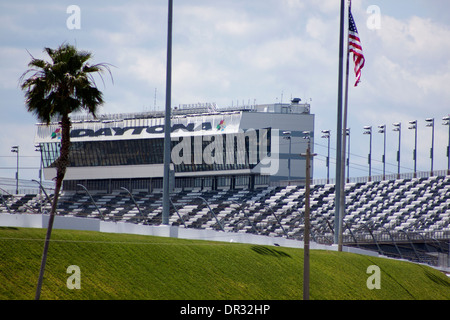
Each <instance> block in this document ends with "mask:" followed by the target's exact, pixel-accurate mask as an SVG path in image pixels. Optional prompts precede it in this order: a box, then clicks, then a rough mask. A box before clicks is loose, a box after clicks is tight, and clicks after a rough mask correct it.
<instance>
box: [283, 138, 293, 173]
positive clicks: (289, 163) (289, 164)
mask: <svg viewBox="0 0 450 320" xmlns="http://www.w3.org/2000/svg"><path fill="white" fill-rule="evenodd" d="M283 139H286V140H289V157H288V170H289V177H288V181H291V144H292V143H291V142H292V139H291V131H283Z"/></svg>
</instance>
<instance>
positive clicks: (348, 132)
mask: <svg viewBox="0 0 450 320" xmlns="http://www.w3.org/2000/svg"><path fill="white" fill-rule="evenodd" d="M345 136H346V137H348V149H347V150H348V153H347V183H349V182H350V128H347V129H346V130H345Z"/></svg>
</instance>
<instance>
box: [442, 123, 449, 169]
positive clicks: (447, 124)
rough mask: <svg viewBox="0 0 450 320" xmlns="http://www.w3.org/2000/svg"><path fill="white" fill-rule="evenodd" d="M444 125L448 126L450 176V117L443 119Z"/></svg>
mask: <svg viewBox="0 0 450 320" xmlns="http://www.w3.org/2000/svg"><path fill="white" fill-rule="evenodd" d="M442 120H444V122H443V123H442V124H443V125H444V126H448V145H447V174H449V175H450V115H448V116H446V117H443V118H442Z"/></svg>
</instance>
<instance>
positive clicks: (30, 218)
mask: <svg viewBox="0 0 450 320" xmlns="http://www.w3.org/2000/svg"><path fill="white" fill-rule="evenodd" d="M48 220H49V215H40V214H7V213H0V226H2V227H18V228H47V225H48ZM53 228H54V229H66V230H85V231H97V232H106V233H122V234H138V235H149V236H158V237H172V238H179V239H191V240H207V241H221V242H237V243H248V244H255V245H278V246H280V247H291V248H303V241H297V240H291V239H286V238H281V237H269V236H260V235H254V234H247V233H234V232H223V231H215V230H206V229H190V228H183V227H174V226H147V225H140V224H134V223H126V222H109V221H101V220H99V219H91V218H78V217H64V216H56V217H55V220H54V223H53ZM310 248H311V249H312V250H315V249H318V250H331V251H336V250H337V246H335V245H331V246H327V245H322V244H317V243H314V242H312V243H311V244H310ZM343 251H347V252H354V253H359V254H366V255H371V256H378V253H376V252H373V251H366V250H361V249H357V248H350V247H344V249H343Z"/></svg>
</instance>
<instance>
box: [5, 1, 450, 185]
mask: <svg viewBox="0 0 450 320" xmlns="http://www.w3.org/2000/svg"><path fill="white" fill-rule="evenodd" d="M71 5H76V6H77V7H78V8H79V16H76V14H77V13H76V12H74V11H72V10H71V7H70V6H71ZM339 6H340V1H339V0H244V1H242V0H239V1H238V0H214V1H212V0H174V17H173V19H174V20H173V86H172V102H173V106H176V105H180V104H190V103H197V102H215V103H216V104H217V105H218V106H219V107H227V106H231V105H236V104H239V105H242V104H248V103H251V104H253V103H255V102H256V103H257V104H258V103H261V104H262V103H275V102H288V101H289V100H290V99H291V98H293V97H299V98H301V99H302V100H303V101H308V102H310V103H311V110H312V113H314V114H315V115H316V117H315V128H316V140H315V151H316V152H317V153H318V156H317V157H316V158H315V172H314V177H315V178H324V177H325V176H326V168H325V157H326V153H327V148H326V144H327V143H326V140H325V139H321V138H320V131H321V130H324V129H328V130H331V132H332V137H331V148H332V150H331V156H332V167H331V176H332V177H334V174H335V173H334V167H333V164H334V163H335V161H334V158H335V145H336V114H337V86H338V45H339ZM352 12H353V16H354V19H355V21H356V25H357V27H358V30H359V34H360V37H361V41H362V45H363V50H364V54H365V57H366V66H365V68H364V69H363V74H362V82H361V84H360V85H359V86H358V87H356V88H355V87H353V85H352V84H353V82H354V74H353V72H351V74H350V88H349V117H348V127H349V128H350V129H351V154H352V155H351V169H350V175H351V176H355V177H356V176H364V175H367V172H368V168H367V154H368V152H369V137H368V136H367V135H363V131H364V130H363V127H364V126H366V125H369V126H373V127H374V133H373V152H372V154H373V167H372V173H373V174H380V173H381V170H382V164H381V155H382V153H383V151H382V150H383V136H382V134H379V133H377V126H378V125H381V124H386V125H387V129H388V130H387V167H386V171H387V173H395V172H396V171H397V163H396V150H397V147H398V134H397V133H396V132H393V131H392V128H393V126H392V123H394V122H401V123H402V126H403V127H402V146H401V148H402V163H401V166H402V169H401V170H402V172H411V171H412V170H413V160H412V150H413V148H414V132H413V130H408V129H407V127H408V121H410V120H418V163H417V169H418V170H419V171H426V170H429V169H430V158H429V149H430V147H431V128H428V127H426V126H425V118H435V161H434V168H435V169H446V168H447V158H446V147H447V143H448V126H443V125H442V120H441V119H442V117H443V116H446V115H448V114H449V113H450V89H449V86H450V19H449V18H450V2H449V1H448V0H429V1H425V0H395V1H392V0H353V4H352ZM74 14H75V15H74ZM78 17H79V20H76V18H78ZM78 21H79V25H77V22H78ZM0 30H1V32H0V39H1V41H0V69H1V72H0V95H1V100H0V112H1V115H2V117H1V119H0V123H1V125H0V177H9V178H13V177H14V173H15V163H16V162H15V161H16V158H15V154H12V153H11V152H10V147H11V146H13V145H19V146H20V167H21V171H20V176H21V178H27V179H34V178H37V175H38V171H37V169H38V166H39V157H38V154H37V152H35V151H34V143H33V139H34V133H35V126H34V124H35V122H36V119H35V118H34V116H33V115H31V114H28V113H27V111H26V108H25V106H24V98H23V92H22V91H21V90H20V88H19V85H18V83H19V78H20V76H21V75H22V73H23V72H24V71H25V70H26V69H27V63H28V62H29V61H30V55H33V56H34V57H40V58H45V55H44V54H43V48H44V47H50V48H55V47H57V46H59V45H60V44H61V43H63V42H67V43H70V44H75V45H76V46H77V47H78V48H79V49H83V50H88V51H91V52H93V53H94V60H93V62H107V63H110V64H112V65H114V67H113V68H112V73H113V79H114V83H112V81H111V80H110V78H109V77H108V76H105V79H104V84H103V82H102V81H101V80H100V79H98V80H97V84H98V86H99V88H100V90H102V91H103V92H104V96H105V100H106V103H105V105H104V107H103V108H102V113H119V112H140V111H150V110H154V109H158V110H162V109H164V102H165V65H166V41H167V1H166V0H151V1H139V0H134V1H81V0H75V1H72V0H71V1H56V0H41V1H31V0H29V1H27V0H20V1H6V0H2V1H1V3H0ZM351 67H352V66H351ZM299 130H301V128H299Z"/></svg>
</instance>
